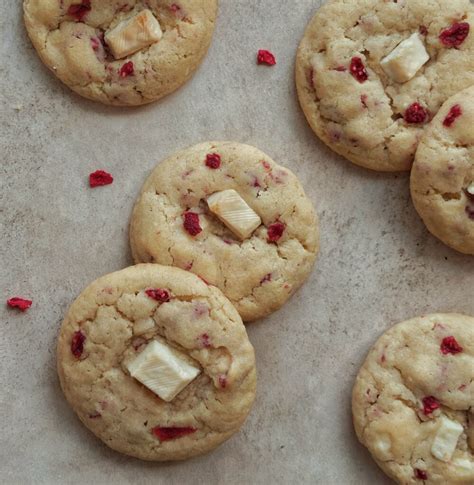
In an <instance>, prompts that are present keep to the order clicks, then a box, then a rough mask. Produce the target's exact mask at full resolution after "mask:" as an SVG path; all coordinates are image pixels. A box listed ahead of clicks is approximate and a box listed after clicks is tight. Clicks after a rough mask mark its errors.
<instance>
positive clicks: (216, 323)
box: [57, 264, 256, 461]
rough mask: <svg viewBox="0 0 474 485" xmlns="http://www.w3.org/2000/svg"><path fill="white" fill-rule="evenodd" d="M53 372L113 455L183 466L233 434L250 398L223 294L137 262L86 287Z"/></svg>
mask: <svg viewBox="0 0 474 485" xmlns="http://www.w3.org/2000/svg"><path fill="white" fill-rule="evenodd" d="M57 359H58V362H57V363H58V373H59V379H60V383H61V387H62V389H63V391H64V394H65V396H66V399H67V400H68V402H69V404H70V405H71V407H72V408H73V409H74V411H75V412H76V413H77V415H78V417H79V419H80V420H81V421H82V422H83V423H84V425H85V426H86V427H87V428H89V429H90V430H91V431H92V432H93V433H94V434H95V435H96V436H97V437H98V438H100V439H101V440H102V441H103V442H104V443H105V444H107V445H108V446H110V447H111V448H112V449H114V450H116V451H119V452H121V453H124V454H126V455H130V456H134V457H136V458H140V459H142V460H150V461H168V460H184V459H186V458H190V457H192V456H196V455H200V454H203V453H207V452H209V451H211V450H213V449H214V448H216V447H217V446H218V445H220V444H221V443H223V442H224V441H225V440H227V439H228V438H230V437H231V436H232V435H233V434H234V433H236V432H237V431H238V430H239V428H240V427H241V426H242V424H243V423H244V421H245V419H246V417H247V415H248V413H249V412H250V409H251V407H252V404H253V401H254V398H255V390H256V369H255V355H254V349H253V347H252V345H251V343H250V342H249V340H248V337H247V332H246V330H245V327H244V325H243V323H242V319H241V318H240V316H239V314H238V313H237V311H236V310H235V308H234V307H233V306H232V305H231V303H230V302H229V300H228V299H227V298H226V297H225V296H224V295H223V294H222V293H221V291H220V290H218V289H217V288H215V287H213V286H209V285H206V284H205V283H204V282H203V281H202V280H201V279H200V278H198V277H197V276H196V275H194V274H192V273H190V272H187V271H183V270H181V269H179V268H172V267H170V266H160V265H157V264H142V265H137V266H133V267H130V268H126V269H124V270H122V271H118V272H116V273H112V274H109V275H106V276H103V277H102V278H99V279H98V280H96V281H95V282H93V283H91V284H90V285H89V286H88V287H87V288H86V289H85V290H84V291H83V292H82V293H81V294H80V295H79V296H78V298H77V299H76V300H75V301H74V303H73V304H72V305H71V307H70V308H69V310H68V312H67V314H66V317H65V319H64V321H63V324H62V327H61V330H60V334H59V340H58V347H57Z"/></svg>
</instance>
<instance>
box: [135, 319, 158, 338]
mask: <svg viewBox="0 0 474 485" xmlns="http://www.w3.org/2000/svg"><path fill="white" fill-rule="evenodd" d="M154 328H155V321H154V320H153V318H142V319H141V320H137V321H136V322H135V323H134V325H133V335H143V334H144V333H147V332H149V331H150V330H153V329H154Z"/></svg>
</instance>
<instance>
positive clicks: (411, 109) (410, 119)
mask: <svg viewBox="0 0 474 485" xmlns="http://www.w3.org/2000/svg"><path fill="white" fill-rule="evenodd" d="M403 118H404V119H405V121H406V122H407V123H408V124H410V125H418V124H420V123H424V122H425V121H426V120H427V119H428V111H427V110H426V109H425V108H424V107H423V106H422V105H421V104H420V103H413V104H411V105H410V106H408V108H407V110H406V111H405V115H404V117H403Z"/></svg>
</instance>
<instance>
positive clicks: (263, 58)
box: [257, 49, 276, 66]
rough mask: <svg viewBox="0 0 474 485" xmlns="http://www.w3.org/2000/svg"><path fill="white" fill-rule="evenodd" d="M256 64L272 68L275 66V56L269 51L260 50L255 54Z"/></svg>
mask: <svg viewBox="0 0 474 485" xmlns="http://www.w3.org/2000/svg"><path fill="white" fill-rule="evenodd" d="M257 64H266V65H267V66H274V65H275V64H276V59H275V56H274V55H273V54H272V53H271V52H270V51H266V50H262V49H260V50H259V51H258V54H257Z"/></svg>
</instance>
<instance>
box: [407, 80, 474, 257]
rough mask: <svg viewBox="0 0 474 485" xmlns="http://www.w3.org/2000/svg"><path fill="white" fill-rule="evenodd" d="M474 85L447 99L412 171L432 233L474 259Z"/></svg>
mask: <svg viewBox="0 0 474 485" xmlns="http://www.w3.org/2000/svg"><path fill="white" fill-rule="evenodd" d="M473 127H474V87H470V88H468V89H465V90H464V91H461V92H460V93H458V94H456V95H454V96H452V97H451V98H449V99H448V100H447V101H446V102H445V103H444V105H443V106H442V107H441V109H440V110H439V112H438V114H437V115H436V117H435V118H434V119H433V121H432V122H431V124H430V126H429V127H428V128H427V129H426V131H425V133H424V135H423V138H422V139H421V141H420V145H419V146H418V151H417V153H416V158H415V163H414V164H413V169H412V172H411V180H410V183H411V195H412V199H413V203H414V204H415V208H416V210H417V212H418V214H419V215H420V217H421V218H422V219H423V222H424V223H425V224H426V227H427V228H428V230H429V231H430V232H431V233H432V234H433V235H434V236H436V237H437V238H438V239H440V240H441V241H443V242H444V243H445V244H447V245H448V246H450V247H451V248H453V249H455V250H456V251H459V252H461V253H464V254H470V255H474V130H473Z"/></svg>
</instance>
